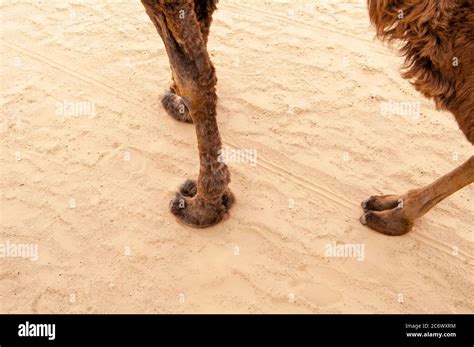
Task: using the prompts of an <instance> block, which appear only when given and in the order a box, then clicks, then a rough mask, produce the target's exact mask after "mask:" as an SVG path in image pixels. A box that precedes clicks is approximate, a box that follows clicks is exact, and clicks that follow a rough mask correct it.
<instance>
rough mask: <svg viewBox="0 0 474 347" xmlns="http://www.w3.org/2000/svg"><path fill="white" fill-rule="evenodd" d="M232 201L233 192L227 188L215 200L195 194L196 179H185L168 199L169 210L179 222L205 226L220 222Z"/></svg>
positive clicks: (196, 226) (198, 226)
mask: <svg viewBox="0 0 474 347" xmlns="http://www.w3.org/2000/svg"><path fill="white" fill-rule="evenodd" d="M234 201H235V198H234V194H232V192H231V191H230V190H229V188H227V189H226V190H225V191H224V193H223V194H222V195H221V198H220V199H218V200H217V201H214V202H213V201H209V200H205V199H204V198H203V197H201V196H200V195H199V194H197V185H196V181H193V180H187V181H186V182H185V183H184V184H182V185H181V187H180V188H179V192H178V193H176V196H175V197H174V199H173V200H171V201H170V210H171V213H173V214H174V215H175V216H176V217H177V218H178V220H179V221H180V222H183V223H184V224H186V225H188V226H191V227H194V228H207V227H210V226H213V225H215V224H217V223H219V222H221V221H222V220H223V219H224V217H225V215H226V214H227V212H228V211H229V209H230V208H231V207H232V204H233V203H234Z"/></svg>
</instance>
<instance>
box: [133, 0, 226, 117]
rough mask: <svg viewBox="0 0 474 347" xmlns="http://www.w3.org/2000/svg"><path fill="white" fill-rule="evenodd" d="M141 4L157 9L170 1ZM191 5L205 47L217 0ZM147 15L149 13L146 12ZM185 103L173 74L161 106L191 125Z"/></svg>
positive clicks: (149, 0)
mask: <svg viewBox="0 0 474 347" xmlns="http://www.w3.org/2000/svg"><path fill="white" fill-rule="evenodd" d="M142 2H143V3H144V5H145V7H147V4H148V6H149V7H153V6H155V7H157V6H160V5H161V6H164V5H166V2H168V3H169V2H170V1H163V0H161V1H160V0H144V1H142ZM146 3H147V4H146ZM175 3H176V5H178V6H180V5H181V4H182V3H183V2H181V3H180V1H175ZM193 3H194V6H193V11H194V15H195V17H196V19H197V20H198V22H199V29H200V31H201V34H202V38H203V40H204V44H205V45H206V46H207V40H208V36H209V32H210V27H211V23H212V14H213V13H214V11H215V10H216V3H217V0H199V1H194V2H193ZM147 13H149V11H148V10H147ZM186 15H189V13H186V12H180V13H179V16H180V19H184V16H186ZM150 18H151V20H152V21H153V23H155V26H157V23H156V18H154V17H152V16H150ZM157 29H158V27H157ZM158 30H160V29H158ZM186 101H187V100H186V99H184V98H183V97H182V94H181V92H180V90H179V85H178V83H176V80H175V75H174V72H173V73H172V76H171V85H170V89H169V91H167V92H166V93H165V94H164V95H163V97H162V98H161V104H162V105H163V107H164V109H165V110H166V112H167V113H168V114H169V115H170V116H171V117H173V118H174V119H176V120H178V121H181V122H185V123H192V122H193V120H192V117H191V115H190V114H189V104H188V103H187V102H186Z"/></svg>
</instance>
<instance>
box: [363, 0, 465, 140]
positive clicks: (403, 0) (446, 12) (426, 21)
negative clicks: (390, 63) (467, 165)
mask: <svg viewBox="0 0 474 347" xmlns="http://www.w3.org/2000/svg"><path fill="white" fill-rule="evenodd" d="M368 6H369V15H370V19H371V21H372V23H373V24H374V25H375V28H376V30H377V35H378V36H379V37H380V38H382V39H384V40H388V41H395V40H400V41H401V42H403V46H402V48H401V53H402V54H403V55H404V56H405V57H406V60H405V72H404V73H403V77H404V78H407V79H410V80H411V81H412V83H413V84H414V86H415V87H416V89H417V90H418V91H420V92H421V93H423V95H425V96H426V97H428V98H433V99H434V100H435V102H436V105H437V106H438V107H439V108H442V109H446V110H449V111H450V112H452V113H453V114H454V116H455V117H456V120H457V122H458V123H459V127H460V128H461V130H462V131H463V132H464V134H465V135H466V137H467V138H468V140H469V141H470V142H471V143H474V53H473V52H474V1H472V0H368Z"/></svg>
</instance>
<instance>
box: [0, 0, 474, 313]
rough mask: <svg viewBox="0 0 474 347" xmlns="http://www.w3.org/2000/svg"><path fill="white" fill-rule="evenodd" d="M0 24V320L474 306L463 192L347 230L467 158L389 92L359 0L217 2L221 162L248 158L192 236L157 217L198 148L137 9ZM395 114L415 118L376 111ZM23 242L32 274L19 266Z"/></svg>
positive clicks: (436, 123) (441, 123) (444, 116)
mask: <svg viewBox="0 0 474 347" xmlns="http://www.w3.org/2000/svg"><path fill="white" fill-rule="evenodd" d="M1 14H2V23H1V28H2V35H1V45H2V59H1V80H2V100H1V107H2V123H1V138H2V143H1V147H2V151H1V158H0V160H1V183H0V185H1V191H2V195H1V205H0V206H1V229H0V245H2V244H3V245H4V252H3V255H4V256H3V257H2V258H0V264H1V266H0V297H1V300H0V312H1V313H101V312H106V313H116V312H124V313H132V312H135V313H156V312H160V313H184V312H186V313H204V312H218V313H221V312H224V313H261V312H265V313H362V312H364V313H371V312H374V313H382V312H390V313H432V312H435V313H462V312H472V311H473V310H474V297H473V296H472V293H473V292H474V270H473V268H474V267H473V263H474V254H473V242H474V234H473V225H474V216H473V198H474V194H473V193H474V186H470V187H467V188H465V189H464V190H462V191H459V192H458V193H456V194H455V195H453V196H452V197H450V198H449V199H447V200H445V201H443V202H442V203H441V204H439V205H438V206H437V207H435V208H434V209H433V210H432V211H431V212H430V213H429V214H427V215H426V216H424V217H423V218H422V219H420V220H419V221H417V222H416V225H415V227H414V228H413V230H412V231H411V232H410V233H409V234H407V235H404V236H402V237H392V238H391V237H387V236H384V235H381V234H378V233H377V232H374V231H372V230H370V229H368V228H366V227H364V226H362V225H361V224H360V223H359V221H358V218H359V216H360V215H361V213H362V210H361V208H360V202H361V201H362V200H364V199H366V198H367V197H369V196H370V195H372V194H386V193H404V192H405V191H407V190H408V189H411V188H416V187H420V186H423V185H426V184H428V183H430V182H432V181H433V180H435V179H436V178H437V177H439V176H440V175H443V174H445V173H447V172H449V171H450V170H452V169H453V168H455V167H456V166H457V165H459V164H460V163H461V162H462V161H464V160H466V159H467V158H468V157H469V156H470V155H472V146H471V145H470V144H469V143H468V141H467V140H466V139H465V138H464V136H463V134H462V133H461V131H460V130H459V129H458V126H457V124H456V122H455V121H454V118H453V117H452V116H451V115H450V114H449V113H445V112H439V111H436V110H435V107H434V105H433V103H432V102H431V101H429V100H426V99H424V98H422V97H421V96H420V95H419V94H418V93H417V92H416V91H415V90H414V89H413V88H412V87H411V86H410V84H409V83H408V82H407V81H404V80H403V79H402V78H401V77H400V75H399V68H400V66H401V63H402V61H403V59H402V58H401V57H399V56H398V55H397V52H396V51H394V50H393V49H391V48H389V47H386V46H384V45H383V44H381V43H380V42H378V41H376V40H375V39H374V31H373V29H372V28H371V26H370V23H369V21H368V17H367V13H366V8H365V1H364V0H358V1H344V2H342V1H329V0H326V1H318V2H315V1H300V0H298V1H296V0H292V1H289V0H288V1H254V0H238V1H228V0H227V1H226V0H222V1H221V4H220V5H219V11H218V12H216V14H215V20H214V24H213V27H212V31H211V36H210V40H209V51H210V54H211V56H212V59H213V62H214V64H215V66H216V70H217V75H218V78H219V82H218V95H219V105H218V122H219V126H220V130H221V134H222V137H223V141H224V146H225V148H227V149H228V150H229V151H232V150H241V151H243V150H248V151H255V152H252V153H256V154H257V157H256V161H255V164H256V165H252V162H250V161H248V160H247V161H244V162H232V163H229V167H230V170H231V173H232V183H231V189H232V190H233V192H234V193H235V195H236V197H237V203H236V205H235V206H234V207H233V208H232V210H231V214H230V217H229V218H228V219H227V220H226V221H224V222H223V223H221V224H219V225H217V226H215V227H212V228H210V229H205V230H195V229H191V228H188V227H185V226H183V225H181V224H178V223H176V221H175V219H174V218H173V216H172V215H171V214H170V213H169V211H168V202H169V200H170V199H171V198H172V197H173V195H174V192H175V191H176V188H177V187H178V186H179V185H180V184H181V183H182V182H183V181H184V180H185V179H186V178H196V176H197V173H198V157H197V147H196V138H195V133H194V129H193V127H192V126H191V125H188V124H181V123H178V122H176V121H174V120H172V119H171V118H170V117H169V116H167V115H166V114H165V112H164V110H163V108H162V107H161V104H160V96H161V95H162V93H163V92H164V91H165V89H166V87H167V86H168V82H169V79H170V70H169V67H168V59H167V56H166V54H165V51H164V48H163V44H162V42H161V40H160V38H159V37H158V35H157V33H156V31H155V28H154V27H153V25H152V24H151V22H150V20H149V18H148V17H147V16H146V14H145V11H144V9H143V8H142V5H141V4H140V2H139V1H113V2H105V1H99V2H96V1H89V0H87V1H86V0H84V1H83V0H81V1H67V2H65V1H61V2H55V1H42V2H38V1H13V0H4V1H2V4H1ZM392 101H393V102H395V103H396V102H399V103H400V102H408V103H418V102H419V103H420V104H419V110H420V113H419V114H413V112H412V113H411V114H408V115H388V116H387V115H382V112H381V105H382V104H383V103H389V102H392ZM71 105H72V106H71ZM7 243H9V245H10V246H9V247H10V248H9V251H8V252H10V253H8V254H7V250H6V248H5V247H6V246H5V245H7ZM21 244H27V245H35V247H37V251H38V253H37V256H38V259H37V260H34V259H32V257H29V258H28V257H26V258H21V257H17V256H14V255H12V254H14V253H12V252H13V251H12V248H11V247H12V245H13V246H15V245H16V246H19V245H21ZM344 245H348V246H351V245H354V246H357V247H358V248H357V250H358V252H359V253H357V256H354V254H352V256H350V254H349V255H348V254H347V253H345V254H344V255H345V256H337V255H338V254H337V250H339V249H341V247H345V246H344ZM331 250H336V253H335V254H333V255H335V256H332V257H331V256H329V255H331V254H330V253H328V252H329V251H331ZM361 252H362V253H361ZM7 255H9V256H7Z"/></svg>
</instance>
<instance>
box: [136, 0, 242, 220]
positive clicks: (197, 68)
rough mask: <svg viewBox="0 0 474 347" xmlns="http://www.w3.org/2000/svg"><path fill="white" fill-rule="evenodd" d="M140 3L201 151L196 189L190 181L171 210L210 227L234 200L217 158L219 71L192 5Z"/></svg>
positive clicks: (159, 0)
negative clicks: (185, 106) (162, 48)
mask: <svg viewBox="0 0 474 347" xmlns="http://www.w3.org/2000/svg"><path fill="white" fill-rule="evenodd" d="M142 2H143V4H144V5H145V8H146V10H147V13H148V15H149V16H150V18H151V19H152V21H153V23H154V24H155V26H156V27H157V30H158V33H159V34H160V36H161V37H162V39H163V42H164V44H165V47H166V51H167V53H168V57H169V60H170V65H171V69H172V71H173V77H174V81H175V83H176V87H177V89H178V91H179V93H180V95H181V96H182V97H183V99H186V100H187V102H188V109H189V113H190V115H191V117H192V120H193V122H194V124H195V128H196V135H197V140H198V147H199V159H200V171H199V178H198V181H197V183H196V184H195V187H193V184H194V183H193V181H188V182H186V183H185V185H184V186H182V187H181V189H180V190H181V192H179V193H177V194H176V197H175V198H174V199H173V200H172V201H171V203H170V208H171V211H172V212H173V214H175V215H176V216H177V217H178V218H179V219H180V220H182V221H183V222H185V223H186V224H189V225H191V226H195V227H206V226H210V225H213V224H215V223H218V222H219V221H221V220H222V219H223V218H224V216H225V214H226V212H227V210H228V209H229V208H230V206H231V205H232V203H233V201H234V197H233V195H232V193H231V192H230V190H229V189H228V187H227V186H228V184H229V182H230V173H229V170H228V168H227V166H226V165H225V164H224V163H222V162H221V161H220V160H219V157H220V150H221V147H222V142H221V138H220V135H219V130H218V128H217V121H216V106H217V95H216V88H215V86H216V83H217V78H216V74H215V70H214V67H213V65H212V63H211V61H210V59H209V55H208V53H207V48H206V45H205V41H204V39H203V36H202V33H201V30H200V26H199V22H198V20H197V18H196V13H195V11H194V3H193V1H191V0H155V1H153V0H142ZM193 194H194V196H192V195H193ZM186 195H188V196H186Z"/></svg>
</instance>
